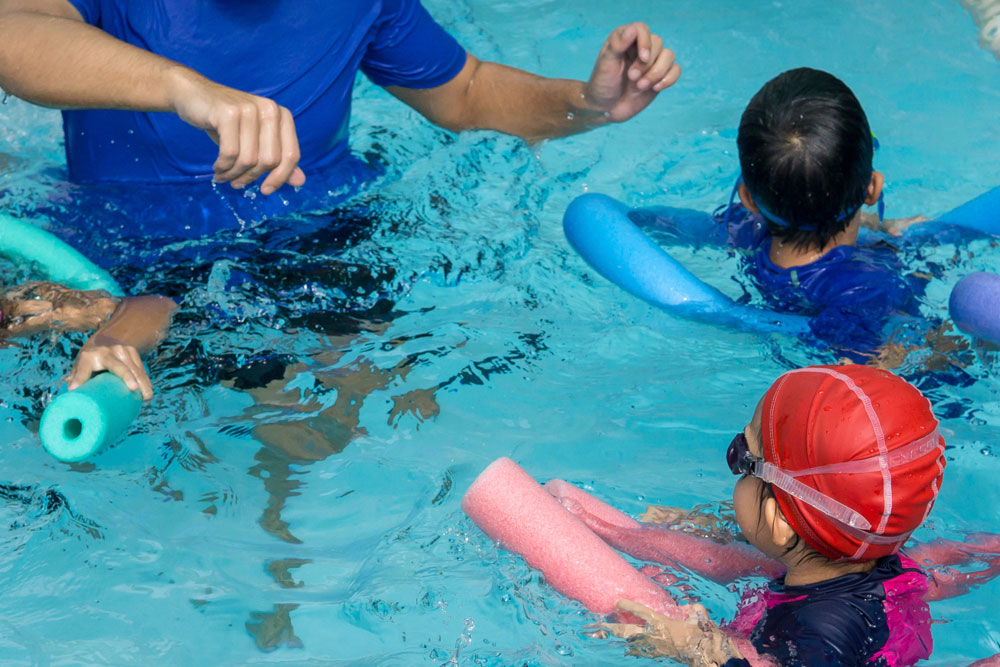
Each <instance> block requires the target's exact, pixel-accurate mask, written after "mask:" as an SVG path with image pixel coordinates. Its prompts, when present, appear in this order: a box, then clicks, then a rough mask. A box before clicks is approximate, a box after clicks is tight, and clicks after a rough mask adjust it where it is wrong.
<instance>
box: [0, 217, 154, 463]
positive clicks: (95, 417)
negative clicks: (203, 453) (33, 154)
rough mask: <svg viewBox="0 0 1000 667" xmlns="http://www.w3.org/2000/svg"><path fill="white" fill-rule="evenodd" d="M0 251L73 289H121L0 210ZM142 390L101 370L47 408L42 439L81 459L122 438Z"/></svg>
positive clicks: (61, 455) (67, 457) (53, 449)
mask: <svg viewBox="0 0 1000 667" xmlns="http://www.w3.org/2000/svg"><path fill="white" fill-rule="evenodd" d="M0 255H4V256H6V257H9V258H10V259H12V260H14V261H15V262H18V263H21V264H30V265H32V266H33V267H35V269H36V272H37V273H39V274H40V275H41V276H43V277H44V278H45V279H47V280H51V281H53V282H57V283H60V284H63V285H66V286H67V287H71V288H73V289H82V290H105V291H107V292H109V293H111V294H112V295H115V296H121V294H122V292H121V289H120V288H119V287H118V285H117V284H116V283H115V281H114V279H113V278H112V277H111V276H110V275H109V274H108V272H107V271H105V270H103V269H101V268H99V267H97V266H95V265H94V264H93V263H92V262H91V261H90V260H88V259H87V258H86V257H84V256H83V255H82V254H80V253H79V252H77V251H76V250H75V249H73V248H72V247H70V246H69V245H67V244H66V243H64V242H63V241H61V240H59V239H58V238H56V237H55V236H53V235H52V234H50V233H48V232H46V231H44V230H43V229H41V228H39V227H36V226H35V225H32V224H29V223H27V222H24V221H22V220H17V219H15V218H12V217H10V216H9V215H2V214H0ZM141 407H142V396H141V394H140V393H139V392H138V391H130V390H129V389H128V387H127V386H126V385H125V383H124V382H123V381H122V380H121V379H119V378H118V377H117V376H116V375H113V374H111V373H101V374H100V375H96V376H94V377H93V378H91V379H90V380H88V381H87V382H85V383H84V384H83V386H81V387H79V388H78V389H74V390H73V391H69V392H65V393H63V394H60V395H59V396H57V397H56V398H55V400H53V401H52V403H50V404H49V406H48V407H47V408H46V409H45V412H43V413H42V420H41V424H40V426H39V437H40V438H41V441H42V445H43V446H44V447H45V449H46V450H48V451H49V453H51V454H52V455H53V456H55V457H56V458H57V459H60V460H62V461H80V460H82V459H84V458H86V457H88V456H90V455H92V454H94V453H96V452H98V451H100V450H101V449H103V448H104V447H105V446H107V445H108V444H110V443H111V442H114V441H115V440H117V439H118V438H119V437H120V436H121V435H122V433H124V432H125V430H126V429H127V428H128V426H129V424H130V423H131V422H132V420H133V419H135V417H136V415H138V414H139V409H140V408H141Z"/></svg>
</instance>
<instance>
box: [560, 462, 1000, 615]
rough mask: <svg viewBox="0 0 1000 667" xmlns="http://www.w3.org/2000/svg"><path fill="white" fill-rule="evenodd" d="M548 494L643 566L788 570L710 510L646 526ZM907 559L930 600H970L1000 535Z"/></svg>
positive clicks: (668, 515) (938, 545) (920, 547)
mask: <svg viewBox="0 0 1000 667" xmlns="http://www.w3.org/2000/svg"><path fill="white" fill-rule="evenodd" d="M545 486H546V489H547V490H548V491H549V493H551V494H552V495H553V496H554V497H555V498H556V499H557V500H559V502H560V503H561V504H562V505H563V507H565V508H566V509H567V510H568V511H569V512H571V513H572V514H574V515H575V516H576V517H577V518H578V519H580V520H581V521H582V522H583V523H584V524H585V525H586V526H587V527H588V528H590V529H591V530H592V531H594V533H596V534H597V535H598V536H600V537H601V539H603V540H604V541H605V542H607V543H608V544H609V545H611V546H612V547H614V548H615V549H617V550H619V551H622V552H625V553H627V554H629V555H630V556H633V557H634V558H637V559H639V560H642V561H646V562H650V563H659V564H660V565H664V566H666V567H670V568H684V569H687V570H690V571H693V572H696V573H697V574H699V575H701V576H703V577H705V578H707V579H711V580H712V581H715V582H717V583H720V584H729V583H732V582H733V581H736V580H738V579H743V578H746V577H765V578H768V579H774V578H776V577H779V576H781V575H782V574H783V573H784V566H783V565H782V564H781V563H780V562H778V561H776V560H774V559H772V558H768V557H767V556H765V555H764V554H763V553H761V552H760V551H758V550H757V549H756V548H754V547H752V546H751V545H750V544H748V543H746V542H744V541H741V540H737V539H735V533H733V532H731V531H729V530H725V529H724V526H726V525H727V523H728V522H725V521H723V520H722V519H719V518H718V517H714V516H712V515H710V514H708V513H706V512H705V511H704V510H703V509H696V510H695V511H692V512H684V511H683V510H677V509H675V508H669V507H660V506H651V507H649V508H647V510H646V512H645V513H644V514H643V515H642V517H640V518H641V519H643V520H644V521H646V523H640V522H639V521H636V520H634V519H632V518H631V517H629V516H627V515H625V514H623V513H622V512H619V511H618V510H616V509H615V508H613V507H611V506H610V505H607V504H606V503H604V502H602V501H600V500H598V499H597V498H594V497H593V496H591V495H590V494H589V493H587V492H586V491H583V490H582V489H580V488H578V487H575V486H573V485H572V484H569V483H567V482H563V481H561V480H553V481H550V482H549V483H548V484H546V485H545ZM664 522H665V523H664ZM695 527H697V528H698V529H697V530H695V529H694V528H695ZM702 529H707V532H706V530H702ZM904 552H905V553H906V555H908V556H910V557H911V558H913V559H914V560H915V561H917V562H918V563H919V564H920V566H921V567H922V568H923V569H924V571H925V572H926V573H927V575H928V577H929V579H930V590H929V591H928V592H927V595H926V596H925V599H927V600H942V599H945V598H951V597H957V596H959V595H963V594H965V593H967V592H968V591H969V590H970V589H972V588H974V587H976V586H979V585H981V584H983V583H985V582H987V581H990V580H992V579H993V578H995V577H996V576H998V575H1000V535H998V534H993V533H973V534H970V535H969V536H968V537H967V538H966V539H965V540H962V541H959V540H935V541H933V542H927V543H911V544H910V546H909V547H908V548H906V549H904ZM974 564H983V565H985V567H984V568H981V569H978V570H975V571H971V572H965V571H962V570H958V569H955V567H954V566H962V567H967V566H971V565H974Z"/></svg>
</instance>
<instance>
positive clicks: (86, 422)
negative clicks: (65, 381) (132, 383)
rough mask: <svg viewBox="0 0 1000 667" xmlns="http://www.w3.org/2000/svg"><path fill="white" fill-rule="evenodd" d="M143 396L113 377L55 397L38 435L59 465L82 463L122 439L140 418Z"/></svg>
mask: <svg viewBox="0 0 1000 667" xmlns="http://www.w3.org/2000/svg"><path fill="white" fill-rule="evenodd" d="M141 407H142V395H141V394H140V393H139V392H138V391H130V390H129V388H128V387H126V386H125V383H124V382H122V380H121V379H120V378H119V377H118V376H117V375H113V374H111V373H101V374H100V375H96V376H94V377H92V378H91V379H90V380H88V381H87V382H85V383H84V384H83V386H82V387H79V388H78V389H74V390H73V391H67V392H66V393H64V394H60V395H59V396H57V397H56V399H55V400H54V401H52V403H50V404H49V407H47V408H46V409H45V412H43V413H42V421H41V424H40V426H39V428H38V435H39V437H40V438H41V439H42V445H43V446H44V447H45V449H47V450H48V452H49V453H50V454H52V456H54V457H56V458H57V459H59V460H60V461H82V460H83V459H85V458H87V457H88V456H91V455H92V454H96V453H97V452H99V451H101V450H102V449H104V448H105V447H106V446H107V445H109V444H111V443H112V442H114V441H115V440H117V439H118V438H120V437H121V435H122V434H123V433H124V432H125V431H126V429H128V427H129V424H131V423H132V420H133V419H135V418H136V415H138V414H139V409H140V408H141Z"/></svg>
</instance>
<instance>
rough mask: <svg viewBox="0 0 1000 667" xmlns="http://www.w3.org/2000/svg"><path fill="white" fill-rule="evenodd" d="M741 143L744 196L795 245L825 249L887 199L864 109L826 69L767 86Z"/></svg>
mask: <svg viewBox="0 0 1000 667" xmlns="http://www.w3.org/2000/svg"><path fill="white" fill-rule="evenodd" d="M736 143H737V146H738V147H739V153H740V167H741V168H742V170H743V182H744V185H745V190H743V189H741V192H740V196H741V198H743V199H744V203H745V204H747V206H748V207H749V208H751V209H752V210H756V209H760V213H761V214H762V215H763V216H764V219H765V220H766V221H767V224H768V229H769V231H770V232H771V235H772V236H773V237H775V238H776V239H780V240H783V241H785V242H788V243H792V244H793V245H795V246H799V247H803V248H812V247H815V248H819V249H822V248H824V247H825V246H826V244H827V242H829V241H830V240H831V239H832V238H834V237H835V236H837V235H838V234H840V233H841V232H843V231H844V230H845V229H847V227H848V226H849V225H850V223H851V221H852V220H853V218H854V217H855V214H856V213H857V211H858V210H859V209H860V207H861V204H862V203H863V202H865V203H874V201H875V200H877V199H878V196H879V194H881V187H882V186H881V175H879V174H877V173H875V172H873V170H872V154H873V144H872V133H871V129H870V128H869V126H868V119H867V118H866V117H865V112H864V110H863V109H862V108H861V104H860V103H859V102H858V99H857V98H856V97H855V96H854V93H852V92H851V89H850V88H848V87H847V86H846V85H845V84H844V83H843V82H842V81H841V80H840V79H838V78H836V77H834V76H832V75H830V74H827V73H826V72H821V71H818V70H814V69H809V68H806V67H801V68H799V69H793V70H789V71H787V72H784V73H783V74H780V75H778V76H777V77H775V78H774V79H771V80H770V81H768V82H767V83H766V84H765V85H764V87H763V88H761V89H760V91H758V92H757V94H756V95H754V96H753V99H751V100H750V104H748V105H747V108H746V110H745V111H744V112H743V117H742V118H741V119H740V129H739V136H738V138H737V140H736ZM873 190H877V192H876V191H873ZM747 192H748V193H749V195H750V199H749V200H748V199H747V198H745V195H746V193H747Z"/></svg>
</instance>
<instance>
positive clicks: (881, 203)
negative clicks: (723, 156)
mask: <svg viewBox="0 0 1000 667" xmlns="http://www.w3.org/2000/svg"><path fill="white" fill-rule="evenodd" d="M878 149H879V141H878V137H876V136H875V133H874V132H873V133H872V150H873V151H877V150H878ZM741 183H743V174H742V173H740V175H739V176H738V177H737V178H736V183H735V185H733V191H732V192H731V193H730V194H729V206H727V207H726V215H725V217H724V218H723V220H722V222H723V224H725V225H727V226H728V224H729V216H730V212H731V211H732V210H733V202H734V201H736V193H737V192H739V189H740V184H741ZM755 203H756V204H757V208H758V209H759V210H760V214H761V216H763V217H764V219H765V220H767V221H768V222H772V223H774V224H776V225H778V226H779V227H785V228H787V229H792V228H794V229H801V230H802V231H805V232H814V231H816V230H817V229H818V226H817V225H793V224H792V223H790V222H788V221H787V220H785V219H784V218H782V217H780V216H778V215H775V214H774V213H771V212H770V211H768V210H767V209H766V208H764V207H763V206H761V205H760V202H759V201H755ZM864 203H865V202H864V199H862V200H861V201H860V202H858V203H857V204H856V205H854V206H851V207H849V208H847V209H845V210H843V211H841V212H840V214H839V215H837V217H836V219H835V222H843V221H844V220H850V219H851V218H853V217H854V214H855V213H857V212H858V210H860V209H861V207H862V206H863V205H864ZM877 205H878V221H879V224H882V220H883V219H884V218H885V192H884V191H883V192H880V193H879V195H878V204H877Z"/></svg>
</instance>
